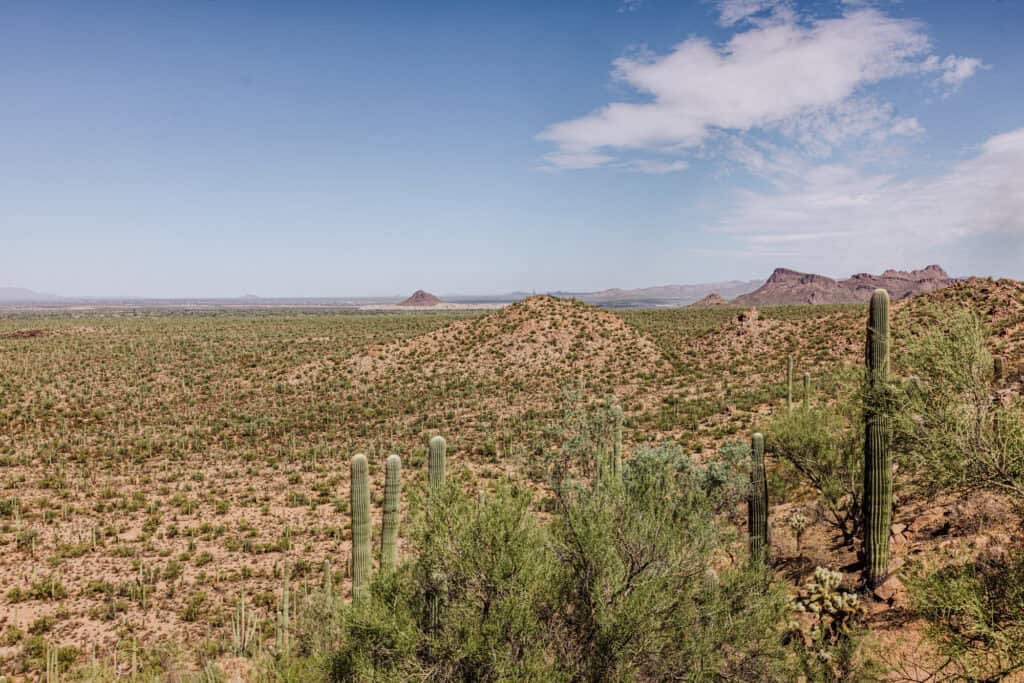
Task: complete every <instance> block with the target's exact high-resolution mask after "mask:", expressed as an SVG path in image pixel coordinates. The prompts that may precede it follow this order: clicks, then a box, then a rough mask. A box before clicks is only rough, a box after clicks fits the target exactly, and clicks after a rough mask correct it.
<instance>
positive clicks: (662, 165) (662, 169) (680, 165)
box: [617, 159, 690, 175]
mask: <svg viewBox="0 0 1024 683" xmlns="http://www.w3.org/2000/svg"><path fill="white" fill-rule="evenodd" d="M689 166H690V164H688V163H686V162H685V161H681V160H676V161H659V160H656V159H634V160H632V161H624V162H622V163H620V164H617V167H618V168H622V169H624V170H626V171H632V172H633V173H647V174H651V175H658V174H662V173H675V172H676V171H685V170H686V169H687V168H689Z"/></svg>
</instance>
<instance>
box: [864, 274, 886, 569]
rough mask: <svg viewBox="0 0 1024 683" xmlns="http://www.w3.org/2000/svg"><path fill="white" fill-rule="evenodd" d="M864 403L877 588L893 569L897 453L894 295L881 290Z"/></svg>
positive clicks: (868, 565)
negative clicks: (893, 430) (892, 405)
mask: <svg viewBox="0 0 1024 683" xmlns="http://www.w3.org/2000/svg"><path fill="white" fill-rule="evenodd" d="M865 364H866V366H867V387H866V392H865V395H866V400H865V405H864V560H865V566H864V578H865V580H866V582H867V584H868V586H869V587H871V588H874V587H876V586H878V585H879V584H880V583H882V582H883V581H884V580H885V577H886V575H887V574H888V570H889V531H890V528H891V526H892V454H891V453H890V451H889V440H890V439H889V432H890V429H889V418H888V410H887V407H886V405H885V404H886V397H887V385H888V379H889V294H888V293H887V292H886V291H885V290H884V289H876V290H875V293H874V294H872V295H871V305H870V308H869V312H868V329H867V343H866V347H865Z"/></svg>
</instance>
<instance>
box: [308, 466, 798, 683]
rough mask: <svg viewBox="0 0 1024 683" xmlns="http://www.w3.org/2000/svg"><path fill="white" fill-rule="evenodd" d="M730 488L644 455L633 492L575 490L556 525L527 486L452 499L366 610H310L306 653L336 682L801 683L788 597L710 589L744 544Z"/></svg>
mask: <svg viewBox="0 0 1024 683" xmlns="http://www.w3.org/2000/svg"><path fill="white" fill-rule="evenodd" d="M715 481H716V480H715V477H709V476H708V475H707V471H706V470H705V468H702V467H698V466H695V465H694V464H693V463H692V462H691V461H690V459H689V458H688V457H686V456H684V455H683V454H681V453H680V452H679V451H678V450H675V449H658V450H651V449H644V450H641V451H640V452H638V453H637V454H636V456H635V457H633V458H632V459H630V460H628V461H627V462H626V463H624V465H623V476H622V479H621V480H614V479H610V480H608V481H607V482H606V483H605V484H603V485H601V486H598V487H591V486H579V485H566V486H565V487H564V488H563V489H562V491H561V493H560V495H559V496H558V499H557V501H556V506H555V508H556V509H555V512H554V517H553V519H551V521H550V523H548V524H545V525H542V524H540V523H539V522H538V520H537V518H536V516H535V514H534V512H533V511H532V509H531V501H532V498H531V495H530V493H529V492H528V491H527V490H526V489H523V488H520V487H518V486H516V485H513V484H509V483H498V484H497V485H496V487H495V489H494V490H493V491H491V492H489V493H488V494H487V495H486V496H485V497H478V496H475V495H471V494H466V493H464V492H463V491H461V490H460V489H459V488H458V487H446V488H444V489H442V490H441V491H440V492H439V493H437V494H434V495H431V496H428V497H426V498H425V499H424V501H423V507H422V508H421V509H420V510H419V512H418V514H417V515H416V516H415V517H414V519H413V520H412V523H411V527H412V530H411V533H410V540H411V542H412V544H413V546H414V551H413V553H411V556H410V559H409V560H407V561H406V562H405V563H403V564H402V565H401V566H400V567H398V569H397V570H396V571H394V572H391V573H387V574H384V573H381V574H378V575H377V577H376V578H375V579H374V581H373V589H372V591H370V593H369V596H368V598H367V599H366V600H362V601H359V602H356V603H353V604H338V603H331V605H330V606H328V607H325V606H324V601H323V599H322V598H318V599H317V600H315V601H313V602H312V603H311V604H310V605H309V606H308V607H306V608H305V611H307V612H308V613H309V614H310V615H311V616H309V617H303V616H300V617H299V623H300V627H299V629H298V630H299V631H300V633H303V632H304V633H306V635H305V636H302V635H300V636H299V638H300V641H301V645H300V648H299V650H300V652H301V653H302V655H303V657H305V658H307V659H308V660H309V661H316V662H319V664H318V666H319V668H320V671H321V672H322V674H323V677H324V678H327V679H329V680H335V681H350V680H359V681H399V680H410V679H420V680H424V679H429V680H437V681H466V680H473V681H498V680H503V681H511V680H535V681H558V680H564V681H600V680H609V681H610V680H637V679H641V680H664V679H665V678H667V677H672V676H675V675H678V673H679V672H682V671H686V672H690V676H689V677H690V678H691V679H693V680H702V679H706V678H714V677H723V678H728V679H736V680H787V679H788V676H789V674H790V673H791V672H790V671H789V670H788V669H787V666H788V663H789V659H787V651H786V649H785V647H784V644H783V637H784V622H785V619H784V616H785V613H786V599H785V596H784V595H783V593H782V592H781V591H780V590H779V588H778V587H777V586H775V585H774V584H773V583H772V581H771V579H770V577H768V576H767V575H765V574H764V573H763V572H762V570H760V569H758V568H756V567H755V568H751V567H747V566H746V565H742V566H741V567H740V568H731V567H729V566H724V567H721V568H720V570H719V571H718V572H717V574H716V580H715V581H714V582H709V581H708V579H707V575H708V570H709V567H710V566H711V564H712V562H713V561H714V559H715V558H716V557H721V556H722V554H723V551H725V550H726V548H727V547H728V544H729V543H731V542H732V539H733V538H734V536H733V535H732V534H730V533H729V532H728V531H727V530H726V529H723V528H722V527H721V526H720V523H719V522H718V521H716V517H715V509H714V508H715V501H716V500H718V498H717V496H719V494H720V489H721V484H720V483H715V484H714V485H713V486H709V485H708V484H709V483H712V482H715ZM438 576H441V577H444V580H443V581H438V579H437V577H438ZM437 592H441V595H439V596H438V597H439V599H438V600H436V601H432V600H431V599H430V597H431V595H432V594H434V593H437ZM307 620H308V622H309V623H315V624H318V625H319V627H318V628H315V629H312V628H310V629H307V628H305V627H303V626H302V624H303V623H306V622H307Z"/></svg>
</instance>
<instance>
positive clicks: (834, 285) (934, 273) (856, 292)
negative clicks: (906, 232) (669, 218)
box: [732, 265, 957, 306]
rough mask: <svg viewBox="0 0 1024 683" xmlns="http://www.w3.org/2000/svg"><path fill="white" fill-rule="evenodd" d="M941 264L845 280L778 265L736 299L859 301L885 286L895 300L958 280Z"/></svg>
mask: <svg viewBox="0 0 1024 683" xmlns="http://www.w3.org/2000/svg"><path fill="white" fill-rule="evenodd" d="M956 281H957V280H956V278H951V277H950V276H949V275H947V274H946V271H944V270H943V269H942V268H941V267H940V266H935V265H932V266H928V267H926V268H922V269H921V270H911V271H909V272H907V271H902V270H887V271H885V272H884V273H882V274H881V275H871V274H870V273H858V274H856V275H853V276H852V277H849V278H846V279H845V280H833V279H832V278H830V277H825V276H824V275H814V274H813V273H798V272H797V271H795V270H789V269H787V268H776V269H775V272H774V273H772V274H771V277H769V278H768V280H767V281H766V282H765V283H764V284H763V285H761V286H760V287H759V288H757V289H756V290H754V291H753V292H750V293H749V294H744V295H742V296H738V297H736V298H735V299H733V301H732V303H733V304H734V305H737V306H777V305H781V304H859V303H864V302H865V301H867V300H868V299H870V298H871V292H873V291H874V290H876V289H878V288H882V289H885V290H887V291H888V292H889V295H890V296H891V297H892V298H893V299H904V298H906V297H908V296H913V295H914V294H921V293H924V292H933V291H935V290H937V289H942V288H944V287H949V286H950V285H952V284H954V283H955V282H956Z"/></svg>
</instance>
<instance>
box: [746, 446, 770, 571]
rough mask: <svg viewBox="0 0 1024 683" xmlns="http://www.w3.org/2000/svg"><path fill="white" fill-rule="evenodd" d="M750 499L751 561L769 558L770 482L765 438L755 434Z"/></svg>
mask: <svg viewBox="0 0 1024 683" xmlns="http://www.w3.org/2000/svg"><path fill="white" fill-rule="evenodd" d="M750 456H751V463H750V464H751V467H750V497H749V498H748V500H747V524H748V526H747V528H748V533H749V535H750V559H751V561H752V562H758V563H761V562H764V561H765V560H766V559H767V558H768V480H767V478H766V477H765V471H764V436H762V435H761V433H760V432H757V433H756V434H754V436H753V438H752V439H751V443H750Z"/></svg>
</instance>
